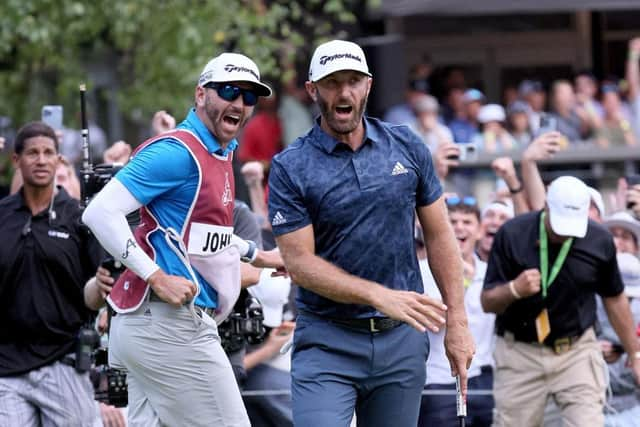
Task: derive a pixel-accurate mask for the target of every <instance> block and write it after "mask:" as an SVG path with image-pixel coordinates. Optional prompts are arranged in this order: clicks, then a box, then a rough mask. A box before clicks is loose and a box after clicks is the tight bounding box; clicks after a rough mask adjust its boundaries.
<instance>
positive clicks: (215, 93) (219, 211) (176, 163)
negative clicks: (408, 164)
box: [83, 53, 271, 426]
mask: <svg viewBox="0 0 640 427" xmlns="http://www.w3.org/2000/svg"><path fill="white" fill-rule="evenodd" d="M270 94H271V89H270V88H269V87H268V86H267V85H265V84H264V83H262V82H261V81H260V72H259V70H258V67H257V66H256V64H255V63H254V62H253V61H252V60H251V59H249V58H248V57H246V56H244V55H241V54H237V53H223V54H221V55H219V56H217V57H215V58H213V59H212V60H211V61H209V63H208V64H207V65H206V66H205V68H204V70H203V71H202V73H201V75H200V78H199V80H198V83H197V85H196V88H195V106H194V108H193V109H191V111H190V112H189V114H188V115H187V117H186V119H185V120H184V121H183V122H182V123H181V124H180V125H178V127H177V128H176V129H174V130H171V131H169V132H165V133H163V134H160V135H158V136H156V137H154V138H152V139H149V140H147V141H145V142H144V143H143V144H142V145H141V146H140V147H139V148H138V149H137V150H136V152H135V153H134V156H133V158H132V159H131V161H130V162H129V163H128V164H127V165H126V166H125V167H124V168H123V169H122V170H121V171H120V172H119V173H118V174H117V175H116V176H115V178H114V179H112V180H111V181H110V182H109V183H108V184H107V185H106V186H105V188H104V189H103V190H102V191H101V192H100V193H99V194H98V195H97V196H96V197H95V198H94V200H93V201H92V202H91V203H90V204H89V206H88V207H87V209H86V211H85V213H84V215H83V220H84V222H85V223H86V224H87V225H88V226H89V227H90V228H91V230H92V231H93V232H94V234H95V235H96V237H97V238H98V240H99V241H100V243H101V244H102V245H103V246H104V248H105V249H107V251H108V252H110V253H111V254H112V255H113V256H114V258H115V259H116V260H117V261H120V262H122V263H123V264H124V265H125V266H126V267H127V270H126V271H125V272H124V273H123V274H122V275H121V276H120V278H119V279H118V280H117V282H116V283H115V284H114V286H113V289H112V291H111V294H110V295H109V297H108V301H109V303H110V305H111V306H112V308H113V309H114V310H115V311H116V313H117V314H116V316H115V317H114V318H113V321H112V324H111V331H110V332H111V333H110V343H109V344H110V345H109V362H110V364H111V365H112V366H114V367H118V368H120V369H126V370H127V376H128V386H129V413H128V414H129V424H130V425H144V426H159V425H170V426H178V425H184V426H187V425H188V426H204V425H217V426H218V425H219V426H248V425H249V420H248V417H247V413H246V410H245V408H244V405H243V403H242V399H241V397H240V393H239V390H238V386H237V385H236V381H235V379H234V376H233V372H232V369H231V365H230V363H229V361H228V359H227V357H226V355H225V353H224V351H223V350H222V347H221V345H220V339H219V337H218V334H217V325H216V321H218V322H219V321H220V320H222V319H224V318H225V317H226V316H227V314H228V313H229V311H230V310H231V308H232V306H233V304H234V303H235V300H236V299H237V297H238V294H239V292H240V265H239V260H240V258H241V257H243V261H254V260H255V259H256V254H257V250H256V248H255V244H253V242H247V241H244V240H241V239H239V238H238V237H237V236H235V235H234V234H233V206H234V202H233V200H234V182H233V170H232V165H231V161H232V158H233V151H234V150H235V148H236V147H237V145H238V142H237V140H236V136H237V135H238V132H239V131H240V129H241V128H242V127H243V126H244V124H245V123H246V121H247V120H248V119H249V117H251V114H252V112H253V108H254V106H255V104H256V103H257V101H258V97H259V96H269V95H270ZM136 209H141V224H140V226H139V227H138V228H137V229H136V230H135V234H132V233H131V232H130V231H129V226H128V225H127V222H126V219H125V215H126V214H128V213H129V212H131V211H134V210H136ZM214 318H215V320H214Z"/></svg>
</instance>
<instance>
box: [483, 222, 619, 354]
mask: <svg viewBox="0 0 640 427" xmlns="http://www.w3.org/2000/svg"><path fill="white" fill-rule="evenodd" d="M539 226H540V212H531V213H527V214H524V215H521V216H518V217H516V218H514V219H512V220H511V221H509V222H507V223H505V224H504V225H503V226H502V227H501V228H500V230H499V231H498V233H497V234H496V236H495V239H494V241H493V246H492V248H491V254H490V255H489V264H488V267H487V274H486V276H485V281H484V289H492V288H494V287H496V286H500V285H505V284H506V283H508V282H509V281H510V280H514V279H515V278H516V277H518V275H519V274H520V273H521V272H522V271H524V270H527V269H530V268H536V269H538V270H540V252H539V251H540V247H539V242H540V241H539V235H540V231H539ZM561 246H562V245H561V244H552V243H551V242H549V271H551V268H552V266H553V264H554V262H555V260H556V258H557V256H558V253H559V252H560V247H561ZM623 290H624V285H623V283H622V279H621V278H620V272H619V271H618V263H617V262H616V248H615V246H614V244H613V238H612V236H611V234H610V233H609V232H608V231H607V230H606V229H605V228H604V227H602V226H601V225H599V224H597V223H595V222H593V221H589V226H588V228H587V234H586V236H585V237H584V238H582V239H574V241H573V244H572V245H571V249H570V250H569V254H568V255H567V258H566V260H565V262H564V264H563V265H562V268H561V269H560V272H559V273H558V276H557V277H556V279H555V280H554V281H553V283H552V284H551V286H550V287H549V288H548V291H547V297H546V298H545V299H544V300H543V298H542V294H541V293H538V294H536V295H533V296H531V297H528V298H523V299H521V300H517V301H515V302H513V303H512V304H511V305H510V306H509V307H507V309H506V310H505V312H504V313H503V314H499V315H498V316H497V317H496V329H497V332H498V334H499V335H502V334H503V333H504V331H505V330H506V331H510V332H512V333H513V334H514V335H515V338H516V339H517V340H519V341H524V342H534V341H537V338H536V327H535V319H536V317H537V316H538V315H539V314H540V312H541V311H542V309H543V308H545V307H546V308H547V309H548V311H549V321H550V324H551V333H550V334H549V336H548V337H547V339H546V340H545V342H546V343H547V344H551V343H552V342H553V341H554V340H556V339H557V338H562V337H571V336H577V335H580V334H581V333H582V332H583V331H584V330H585V329H587V328H588V327H590V326H593V325H594V323H595V321H596V301H595V294H596V293H597V294H599V295H601V296H603V297H612V296H616V295H619V294H620V293H621V292H622V291H623Z"/></svg>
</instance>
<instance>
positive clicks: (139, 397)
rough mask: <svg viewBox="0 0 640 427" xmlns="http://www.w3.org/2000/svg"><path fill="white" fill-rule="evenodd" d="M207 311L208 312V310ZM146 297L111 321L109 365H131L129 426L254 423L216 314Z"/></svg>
mask: <svg viewBox="0 0 640 427" xmlns="http://www.w3.org/2000/svg"><path fill="white" fill-rule="evenodd" d="M203 316H206V315H205V314H203ZM208 320H210V324H209V325H207V324H205V323H204V322H202V321H198V322H197V324H196V322H195V321H194V318H193V316H192V315H191V313H190V312H189V310H188V308H187V307H186V306H183V307H180V308H175V307H172V306H170V305H169V304H166V303H164V302H156V301H151V302H145V303H143V304H142V306H141V307H140V308H139V309H138V310H137V311H135V312H134V313H130V314H124V315H122V314H119V315H117V316H115V317H114V318H113V320H112V323H111V331H110V336H109V364H110V365H111V366H113V367H114V368H119V369H126V370H127V383H128V386H129V406H128V407H129V414H128V417H129V419H128V422H129V426H130V427H136V426H144V427H149V426H163V425H166V426H194V427H195V426H212V425H215V426H233V427H236V426H243V427H244V426H250V424H249V418H248V417H247V412H246V410H245V407H244V404H243V403H242V398H241V397H240V391H239V389H238V386H237V384H236V380H235V378H234V376H233V371H232V369H231V364H230V363H229V359H228V358H227V356H226V354H225V353H224V351H223V350H222V346H221V345H220V338H219V337H218V331H217V328H216V326H215V322H213V320H212V319H210V318H209V319H208Z"/></svg>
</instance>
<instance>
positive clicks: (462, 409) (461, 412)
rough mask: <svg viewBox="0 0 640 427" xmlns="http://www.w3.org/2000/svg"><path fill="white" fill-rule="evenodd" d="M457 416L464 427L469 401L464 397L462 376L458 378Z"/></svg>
mask: <svg viewBox="0 0 640 427" xmlns="http://www.w3.org/2000/svg"><path fill="white" fill-rule="evenodd" d="M456 415H458V420H460V427H464V419H465V417H466V416H467V400H466V399H465V398H463V397H462V387H461V385H460V375H457V376H456Z"/></svg>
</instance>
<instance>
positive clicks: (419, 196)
mask: <svg viewBox="0 0 640 427" xmlns="http://www.w3.org/2000/svg"><path fill="white" fill-rule="evenodd" d="M364 124H365V142H364V144H362V146H361V147H360V148H359V149H358V150H357V151H355V152H354V151H352V150H351V148H350V147H349V146H348V145H346V144H344V143H341V142H339V141H337V140H335V139H334V138H332V137H331V136H329V135H328V134H326V133H325V132H324V131H323V130H322V129H321V128H320V125H319V124H318V122H317V123H316V124H315V126H314V127H313V128H312V129H311V130H310V131H309V132H308V133H307V134H306V135H304V136H303V137H301V138H298V139H297V140H296V141H295V142H294V143H293V144H291V145H290V146H289V147H288V148H287V149H286V150H284V151H283V152H282V153H280V154H278V155H277V156H276V157H274V159H273V163H272V165H271V171H270V172H269V220H270V221H271V224H272V227H273V232H274V233H275V235H276V236H280V235H283V234H286V233H289V232H292V231H295V230H298V229H300V228H303V227H305V226H307V225H309V224H312V225H313V230H314V236H315V250H316V254H317V255H318V256H320V257H321V258H323V259H325V260H327V261H329V262H331V263H333V264H335V265H337V266H338V267H340V268H342V269H344V270H345V271H347V272H349V273H351V274H353V275H356V276H359V277H362V278H364V279H368V280H372V281H375V282H378V283H380V284H383V285H385V286H387V287H389V288H392V289H402V290H411V291H416V292H420V293H422V291H423V289H422V278H421V276H420V268H419V267H418V261H417V259H416V253H415V246H414V242H413V228H414V220H415V208H416V206H426V205H429V204H431V203H433V202H434V201H436V200H437V199H438V198H439V197H440V196H441V194H442V187H441V185H440V182H439V180H438V178H437V176H436V174H435V170H434V166H433V162H432V160H431V154H430V153H429V150H428V148H427V147H426V145H425V144H424V143H423V142H422V141H421V140H420V138H419V137H418V136H417V135H416V134H414V133H413V132H412V131H411V130H410V129H409V128H408V127H407V126H392V125H390V124H387V123H384V122H381V121H379V120H376V119H372V118H365V119H364ZM297 303H298V307H299V309H301V310H306V311H310V312H313V313H316V314H318V315H321V316H328V317H340V318H353V317H371V316H379V315H381V314H380V313H378V312H377V311H376V310H375V309H374V308H373V307H370V306H363V305H355V304H340V303H337V302H334V301H331V300H329V299H327V298H324V297H322V296H320V295H318V294H316V293H314V292H311V291H309V290H306V289H304V288H300V289H299V292H298V296H297Z"/></svg>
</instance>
